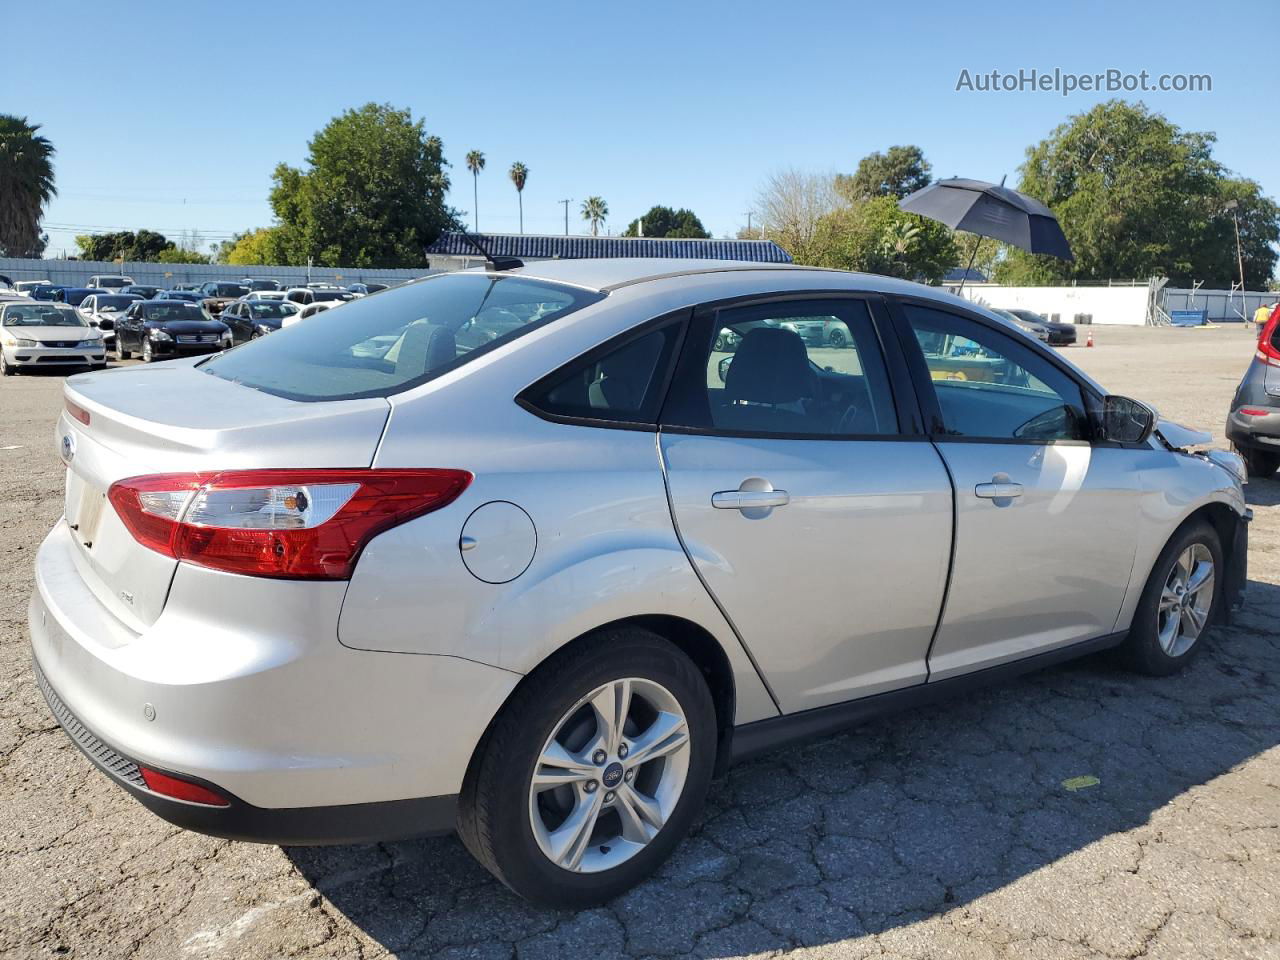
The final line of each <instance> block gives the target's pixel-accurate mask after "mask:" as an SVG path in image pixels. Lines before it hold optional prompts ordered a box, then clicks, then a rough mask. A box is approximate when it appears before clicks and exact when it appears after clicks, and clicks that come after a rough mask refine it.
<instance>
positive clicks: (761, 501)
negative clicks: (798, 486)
mask: <svg viewBox="0 0 1280 960" xmlns="http://www.w3.org/2000/svg"><path fill="white" fill-rule="evenodd" d="M790 502H791V496H790V494H788V493H787V491H785V490H721V491H720V492H719V493H713V494H712V495H711V505H712V506H713V507H715V508H716V509H718V510H751V509H753V508H754V509H763V508H766V507H785V506H786V505H787V504H788V503H790Z"/></svg>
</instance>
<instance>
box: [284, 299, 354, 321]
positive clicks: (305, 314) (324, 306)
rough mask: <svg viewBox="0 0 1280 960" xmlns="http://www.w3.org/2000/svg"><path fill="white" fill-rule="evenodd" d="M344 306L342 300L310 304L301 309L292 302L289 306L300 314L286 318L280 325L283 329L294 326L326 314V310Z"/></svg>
mask: <svg viewBox="0 0 1280 960" xmlns="http://www.w3.org/2000/svg"><path fill="white" fill-rule="evenodd" d="M342 304H343V301H341V300H320V301H317V302H316V303H308V304H307V305H306V306H304V307H299V306H298V305H297V304H295V303H292V302H290V303H289V304H288V305H289V306H291V307H293V308H294V309H296V310H297V311H298V312H297V313H294V314H291V315H290V316H287V317H285V318H284V319H283V320H282V321H281V323H280V325H281V326H282V327H290V326H293V325H294V324H295V323H298V322H300V321H302V320H307V319H309V318H311V317H314V316H315V315H316V314H317V313H324V312H325V311H326V310H332V309H334V308H335V307H340V306H342Z"/></svg>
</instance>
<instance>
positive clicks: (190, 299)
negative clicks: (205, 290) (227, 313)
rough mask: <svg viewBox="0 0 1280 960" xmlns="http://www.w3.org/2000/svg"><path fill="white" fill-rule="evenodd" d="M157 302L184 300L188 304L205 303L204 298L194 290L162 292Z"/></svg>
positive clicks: (158, 295)
mask: <svg viewBox="0 0 1280 960" xmlns="http://www.w3.org/2000/svg"><path fill="white" fill-rule="evenodd" d="M153 299H155V300H183V301H186V302H187V303H197V304H198V303H204V297H203V296H201V295H200V294H199V293H197V292H196V291H194V290H161V291H160V292H159V293H157V294H156V295H155V297H154V298H153Z"/></svg>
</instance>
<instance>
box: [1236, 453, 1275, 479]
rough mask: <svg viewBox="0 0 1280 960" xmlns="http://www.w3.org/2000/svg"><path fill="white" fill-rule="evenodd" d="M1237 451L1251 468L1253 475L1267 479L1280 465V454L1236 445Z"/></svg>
mask: <svg viewBox="0 0 1280 960" xmlns="http://www.w3.org/2000/svg"><path fill="white" fill-rule="evenodd" d="M1236 452H1237V453H1239V454H1240V456H1241V457H1242V458H1243V459H1244V465H1245V466H1246V467H1247V468H1248V469H1249V476H1251V477H1255V478H1257V479H1260V480H1265V479H1267V478H1268V477H1270V476H1272V475H1273V474H1274V473H1275V472H1276V468H1277V467H1280V454H1275V453H1268V452H1267V451H1266V450H1253V449H1250V448H1248V447H1236Z"/></svg>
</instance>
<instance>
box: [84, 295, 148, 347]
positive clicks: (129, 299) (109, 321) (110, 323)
mask: <svg viewBox="0 0 1280 960" xmlns="http://www.w3.org/2000/svg"><path fill="white" fill-rule="evenodd" d="M141 299H143V298H142V297H141V296H139V295H138V294H136V293H94V294H90V295H89V296H87V297H85V298H84V299H83V300H81V301H80V306H78V307H76V308H75V309H76V310H78V311H79V313H80V316H82V317H83V318H84V320H85V322H86V323H88V324H89V326H91V327H94V328H95V329H98V330H101V331H102V339H103V342H104V343H106V344H107V346H111V345H112V344H114V343H115V342H116V330H115V328H116V324H118V323H119V322H120V318H121V317H123V316H124V312H125V311H126V310H128V309H129V307H130V306H131V305H133V304H134V303H136V302H138V301H139V300H141ZM104 323H105V324H106V325H105V326H104V325H103V324H104Z"/></svg>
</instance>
